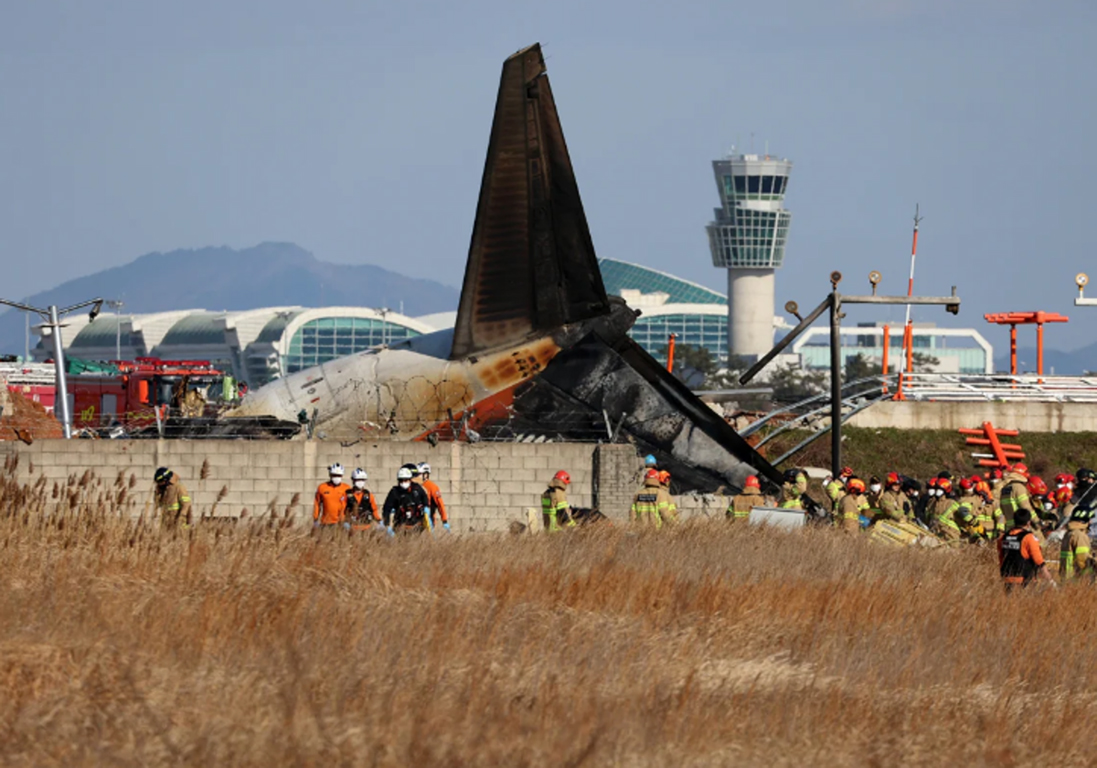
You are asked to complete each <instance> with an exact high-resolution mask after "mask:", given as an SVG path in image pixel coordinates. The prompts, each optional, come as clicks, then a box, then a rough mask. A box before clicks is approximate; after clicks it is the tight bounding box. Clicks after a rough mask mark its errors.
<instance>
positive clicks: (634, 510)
mask: <svg viewBox="0 0 1097 768" xmlns="http://www.w3.org/2000/svg"><path fill="white" fill-rule="evenodd" d="M669 506H670V494H669V493H668V492H667V489H666V488H664V487H663V486H662V484H661V483H660V482H659V470H657V469H649V470H647V471H646V472H644V484H643V486H642V487H641V488H640V490H638V491H637V492H636V495H635V496H633V497H632V506H631V507H630V508H629V515H628V518H629V522H631V523H639V524H640V525H643V526H652V527H654V528H655V529H657V530H658V529H659V528H662V527H663V520H664V519H665V515H666V514H667V508H668V507H669Z"/></svg>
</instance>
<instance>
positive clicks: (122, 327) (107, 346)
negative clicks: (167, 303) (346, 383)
mask: <svg viewBox="0 0 1097 768" xmlns="http://www.w3.org/2000/svg"><path fill="white" fill-rule="evenodd" d="M455 316H456V313H454V312H448V313H447V312H443V313H440V314H437V315H429V316H426V317H423V318H413V317H407V316H405V315H401V314H399V313H397V312H392V311H389V310H386V309H368V308H365V307H322V308H314V309H309V308H306V307H267V308H263V309H253V310H247V311H239V312H211V311H208V310H204V309H192V310H179V311H174V312H158V313H155V314H132V315H126V314H122V315H113V314H101V315H99V316H98V317H97V318H96V319H95V320H94V321H92V322H90V323H89V322H88V320H87V316H86V315H81V316H76V317H73V318H72V319H71V321H70V322H69V324H68V325H67V326H66V327H65V331H64V336H63V338H62V341H63V342H64V347H65V353H66V354H67V355H68V356H70V357H75V358H80V359H84V360H133V359H135V358H137V357H158V358H160V359H162V360H208V361H210V362H211V363H212V364H213V365H214V366H216V367H217V368H220V369H221V370H223V371H225V372H227V373H232V375H233V376H234V377H236V378H237V379H239V380H241V381H246V382H247V383H248V385H249V386H251V387H258V386H262V385H263V384H266V383H267V382H269V381H271V380H273V379H276V378H280V377H281V376H285V375H288V374H291V373H295V372H297V371H300V370H302V369H304V368H309V367H311V366H314V365H318V364H320V363H325V362H327V361H329V360H334V359H335V358H337V357H343V356H345V355H350V354H354V353H355V352H361V351H364V350H366V349H369V348H370V347H375V346H378V345H381V344H390V343H394V342H398V341H402V340H404V339H407V338H411V337H413V336H419V335H421V334H426V333H432V332H433V331H436V330H440V329H441V328H446V327H451V326H452V325H453V322H454V317H455ZM35 333H37V334H39V341H38V343H37V345H35V346H34V347H33V349H32V350H31V352H32V357H33V358H34V359H35V360H37V361H44V360H47V359H50V358H51V357H52V355H53V341H52V340H51V339H50V329H49V328H43V327H37V328H35Z"/></svg>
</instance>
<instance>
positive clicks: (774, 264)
mask: <svg viewBox="0 0 1097 768" xmlns="http://www.w3.org/2000/svg"><path fill="white" fill-rule="evenodd" d="M712 170H713V172H714V173H715V174H716V187H717V189H719V191H720V203H721V207H720V208H717V209H716V220H715V221H713V222H712V223H711V224H709V225H708V239H709V247H710V248H711V249H712V263H713V265H714V266H717V267H721V268H723V269H726V270H727V271H728V352H729V353H732V354H737V355H742V356H743V357H745V358H747V359H757V358H759V357H761V356H762V355H764V354H765V353H766V352H768V351H769V350H770V348H771V347H772V346H773V316H774V308H773V302H774V270H776V269H777V268H778V267H780V266H781V264H782V262H783V261H784V259H785V241H786V239H787V238H788V225H789V221H791V220H792V214H791V213H790V212H789V211H786V210H785V207H784V200H785V190H786V189H787V188H788V174H789V171H791V170H792V163H791V162H790V161H788V160H785V159H782V160H778V159H776V158H774V157H771V156H769V155H763V156H759V155H733V156H730V157H727V158H725V159H723V160H713V161H712Z"/></svg>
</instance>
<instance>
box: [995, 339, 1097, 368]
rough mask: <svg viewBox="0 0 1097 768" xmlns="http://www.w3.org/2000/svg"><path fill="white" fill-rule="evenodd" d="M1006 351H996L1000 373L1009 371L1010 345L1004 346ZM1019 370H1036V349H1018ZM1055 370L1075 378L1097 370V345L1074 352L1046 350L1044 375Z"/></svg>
mask: <svg viewBox="0 0 1097 768" xmlns="http://www.w3.org/2000/svg"><path fill="white" fill-rule="evenodd" d="M1002 346H1004V347H1005V349H1004V350H1002V349H1000V348H999V349H996V350H995V354H994V368H995V370H998V371H1008V370H1009V344H1008V341H1007V343H1006V344H1004V345H1002ZM1017 361H1018V362H1017V368H1018V370H1021V371H1030V372H1032V371H1035V370H1036V347H1018V348H1017ZM1053 369H1054V371H1055V373H1056V374H1057V375H1060V376H1074V375H1078V374H1082V373H1084V372H1086V371H1094V370H1097V344H1090V345H1089V346H1087V347H1082V348H1081V349H1076V350H1074V351H1073V352H1061V351H1059V350H1058V349H1045V350H1044V373H1047V374H1050V373H1051V372H1052V370H1053Z"/></svg>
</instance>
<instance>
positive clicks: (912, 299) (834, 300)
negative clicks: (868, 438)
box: [739, 270, 960, 477]
mask: <svg viewBox="0 0 1097 768" xmlns="http://www.w3.org/2000/svg"><path fill="white" fill-rule="evenodd" d="M880 280H881V277H880V273H879V272H877V271H876V270H873V271H872V272H870V273H869V276H868V281H869V283H870V284H871V285H872V295H870V296H868V295H866V296H843V295H842V294H841V293H839V292H838V283H840V282H841V281H842V273H841V272H831V273H830V294H829V295H828V296H827V297H826V298H825V299H823V302H822V303H821V304H820V305H819V306H817V307H816V308H815V309H814V310H812V312H811V314H810V315H808V316H807V317H805V318H803V319H802V320H801V321H800V324H799V325H797V326H796V327H795V328H793V329H792V330H791V331H789V333H788V335H787V336H785V337H784V338H783V339H781V340H780V341H779V342H777V344H776V346H774V347H773V349H771V350H770V351H769V352H767V353H766V354H765V355H763V356H762V357H761V358H760V359H759V360H758V362H757V363H755V364H754V365H753V366H751V368H750V369H749V370H748V371H746V372H745V373H744V374H743V375H742V376H740V377H739V384H740V385H743V384H746V383H747V382H749V381H750V380H751V379H753V378H754V377H755V376H756V375H757V374H758V372H759V371H761V370H762V369H763V368H765V367H766V365H767V364H769V362H770V361H771V360H772V359H773V358H774V357H776V356H777V355H778V354H780V353H781V351H782V350H783V349H785V347H787V346H788V345H789V344H791V343H792V342H793V341H794V340H795V339H796V337H797V336H799V335H800V334H801V333H803V332H804V331H806V330H807V329H808V326H810V325H811V324H812V323H814V322H815V321H816V319H818V317H819V315H821V314H823V312H826V311H827V310H828V309H829V310H830V464H831V471H832V472H833V474H834V477H838V475H839V473H841V471H842V353H841V341H842V334H841V325H840V323H841V320H842V305H843V304H938V305H944V307H945V310H947V311H948V312H951V313H952V314H954V315H955V314H957V313H958V312H959V311H960V297H959V296H957V295H956V287H955V286H953V288H952V295H951V296H877V295H876V286H877V285H879V284H880ZM785 309H786V310H787V311H788V312H789V313H791V314H793V315H796V317H800V316H799V315H798V314H797V312H798V310H799V308H798V307H797V306H796V303H795V302H792V301H790V302H789V303H788V304H786V305H785Z"/></svg>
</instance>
